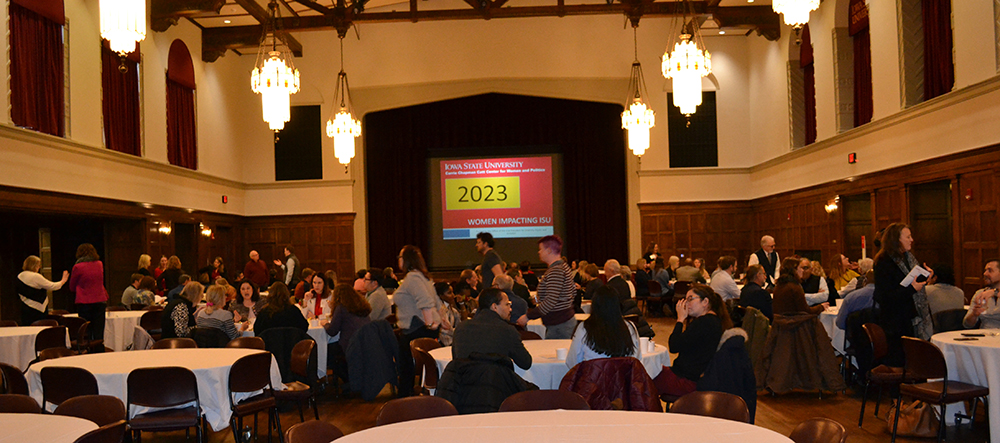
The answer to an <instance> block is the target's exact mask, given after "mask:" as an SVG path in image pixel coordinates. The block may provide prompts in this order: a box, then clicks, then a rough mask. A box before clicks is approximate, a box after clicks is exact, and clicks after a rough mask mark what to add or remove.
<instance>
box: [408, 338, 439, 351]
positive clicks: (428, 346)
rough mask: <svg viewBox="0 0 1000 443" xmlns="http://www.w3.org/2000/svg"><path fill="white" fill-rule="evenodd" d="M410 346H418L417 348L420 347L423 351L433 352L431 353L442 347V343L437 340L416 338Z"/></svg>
mask: <svg viewBox="0 0 1000 443" xmlns="http://www.w3.org/2000/svg"><path fill="white" fill-rule="evenodd" d="M410 346H411V347H412V346H416V347H418V348H420V349H423V350H425V351H427V352H431V351H433V350H435V349H437V348H440V347H441V342H439V341H437V340H435V339H433V338H427V337H423V338H415V339H413V341H411V342H410Z"/></svg>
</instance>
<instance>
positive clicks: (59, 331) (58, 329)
mask: <svg viewBox="0 0 1000 443" xmlns="http://www.w3.org/2000/svg"><path fill="white" fill-rule="evenodd" d="M39 321H45V320H39ZM52 321H55V320H52ZM36 323H37V322H36ZM66 331H67V329H66V327H65V326H52V327H49V328H46V329H42V330H41V331H38V335H36V336H35V354H36V355H37V354H38V353H40V352H42V351H43V350H45V349H48V348H65V347H66Z"/></svg>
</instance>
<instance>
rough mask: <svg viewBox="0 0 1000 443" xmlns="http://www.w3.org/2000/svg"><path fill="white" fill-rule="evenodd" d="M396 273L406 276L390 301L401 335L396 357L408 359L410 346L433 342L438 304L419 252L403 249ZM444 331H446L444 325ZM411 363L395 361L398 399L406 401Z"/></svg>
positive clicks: (410, 389)
mask: <svg viewBox="0 0 1000 443" xmlns="http://www.w3.org/2000/svg"><path fill="white" fill-rule="evenodd" d="M399 269H402V270H403V272H405V273H406V276H405V277H403V282H402V283H401V284H400V285H399V289H396V292H394V293H393V296H392V301H393V302H394V303H395V304H396V316H397V317H398V318H399V328H400V329H402V332H403V334H402V335H401V336H400V339H399V352H400V353H399V355H410V342H411V341H413V340H415V339H418V338H423V337H428V338H433V339H437V338H438V334H439V330H440V329H441V327H442V323H441V314H440V307H441V300H440V299H439V298H438V297H437V291H435V290H434V283H433V282H432V281H431V277H430V273H428V272H427V262H425V261H424V256H423V254H421V253H420V248H418V247H416V246H413V245H406V246H403V249H402V250H400V251H399ZM446 328H450V325H448V326H447V327H446ZM413 371H414V369H413V359H411V358H401V359H400V361H399V377H400V378H399V379H400V380H401V383H400V384H399V396H400V397H408V396H410V395H412V394H413V374H414V373H413Z"/></svg>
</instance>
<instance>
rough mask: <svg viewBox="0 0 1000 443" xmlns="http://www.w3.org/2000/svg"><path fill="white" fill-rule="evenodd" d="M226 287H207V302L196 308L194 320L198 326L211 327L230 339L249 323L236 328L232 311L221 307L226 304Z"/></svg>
mask: <svg viewBox="0 0 1000 443" xmlns="http://www.w3.org/2000/svg"><path fill="white" fill-rule="evenodd" d="M226 289H227V288H226V287H225V286H219V285H212V286H209V287H208V292H207V293H206V294H205V300H206V301H207V302H208V303H207V304H206V305H205V308H204V309H200V310H198V313H197V314H196V315H195V318H194V321H195V324H196V325H197V326H198V327H199V328H212V329H218V330H220V331H222V332H225V333H226V335H227V336H228V337H229V339H230V340H232V339H234V338H236V337H239V336H240V333H241V332H242V331H245V330H246V329H247V327H248V326H250V324H249V323H243V325H242V326H240V329H238V330H237V329H236V324H235V323H233V313H232V312H231V311H227V310H225V309H223V307H224V306H225V304H226V292H227V291H226Z"/></svg>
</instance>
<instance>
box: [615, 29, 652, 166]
mask: <svg viewBox="0 0 1000 443" xmlns="http://www.w3.org/2000/svg"><path fill="white" fill-rule="evenodd" d="M636 28H637V27H635V26H633V27H632V46H633V48H634V50H635V61H633V62H632V74H631V75H630V76H629V81H628V100H627V101H626V102H625V112H622V128H623V129H625V130H627V131H628V147H629V149H631V150H632V153H633V154H635V155H636V156H638V157H642V154H643V153H644V152H646V149H649V128H652V127H653V125H654V123H655V122H656V118H655V116H654V115H653V110H652V109H648V108H647V107H646V104H645V103H644V102H643V100H642V96H643V95H646V96H647V97H648V96H649V94H648V93H646V81H645V80H644V79H643V77H642V66H641V65H640V64H639V44H638V41H637V37H636Z"/></svg>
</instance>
